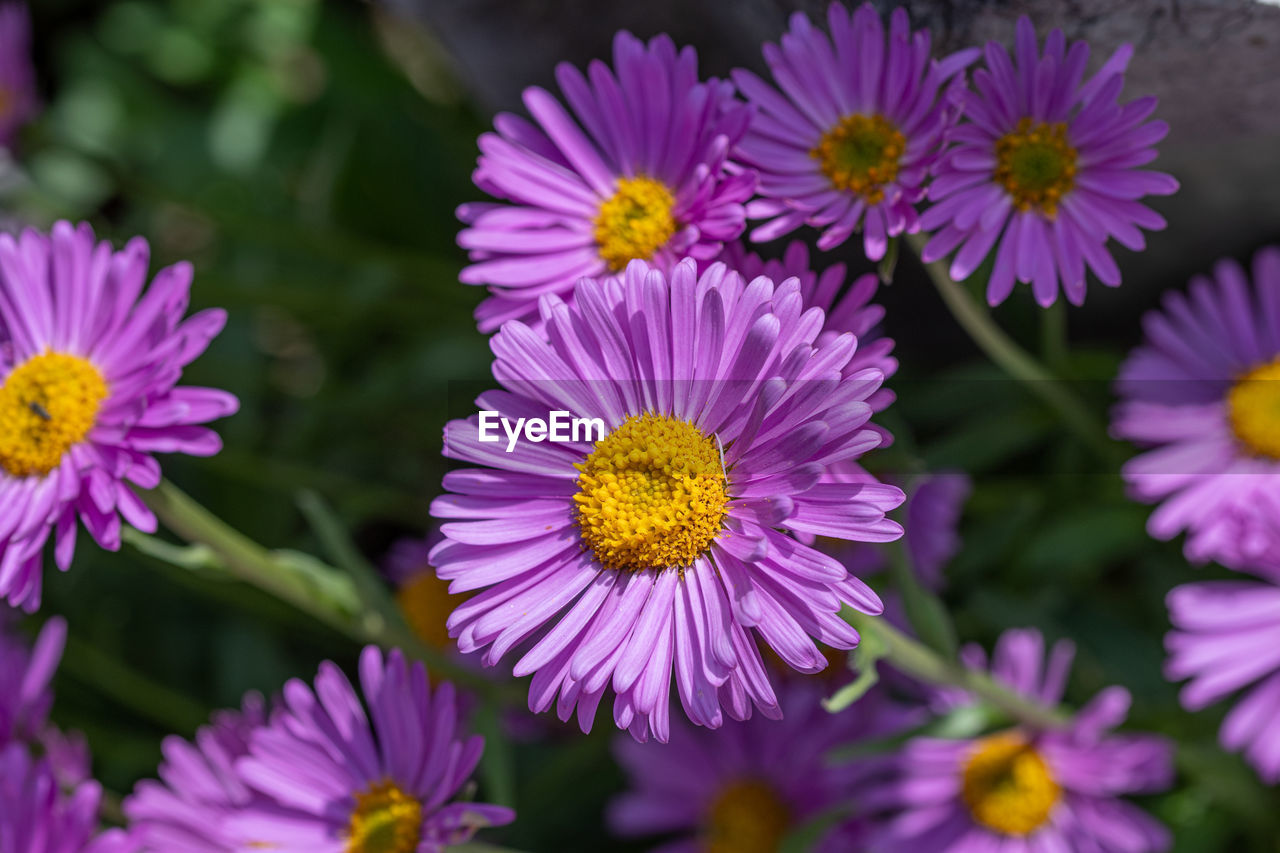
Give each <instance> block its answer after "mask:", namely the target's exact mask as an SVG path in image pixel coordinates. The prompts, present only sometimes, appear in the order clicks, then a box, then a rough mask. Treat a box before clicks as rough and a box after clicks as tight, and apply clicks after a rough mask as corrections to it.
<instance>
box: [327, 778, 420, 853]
mask: <svg viewBox="0 0 1280 853" xmlns="http://www.w3.org/2000/svg"><path fill="white" fill-rule="evenodd" d="M421 840H422V803H420V802H418V800H417V799H416V798H415V797H411V796H409V795H408V794H406V793H405V792H404V791H402V790H400V788H399V787H397V786H396V784H395V783H394V782H392V781H391V780H390V779H384V780H382V781H381V782H375V783H373V784H372V785H370V786H369V790H367V791H365V792H363V793H359V794H356V808H355V811H353V812H352V813H351V824H350V826H348V828H347V849H346V853H414V851H415V850H417V849H418V842H419V841H421Z"/></svg>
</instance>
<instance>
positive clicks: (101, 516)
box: [0, 222, 238, 611]
mask: <svg viewBox="0 0 1280 853" xmlns="http://www.w3.org/2000/svg"><path fill="white" fill-rule="evenodd" d="M148 254H149V250H148V247H147V243H146V241H145V240H142V239H141V238H135V239H133V240H131V241H129V243H128V245H126V246H125V247H124V249H123V250H121V251H119V252H116V251H113V250H112V248H111V245H110V244H109V243H106V242H102V243H98V242H96V241H95V239H94V235H93V230H92V229H91V228H90V227H89V226H88V225H87V224H82V225H80V226H79V227H74V226H72V225H71V224H70V223H68V222H59V223H57V224H56V225H54V226H53V231H52V233H51V234H50V235H49V236H45V235H44V234H41V233H39V232H36V231H33V230H26V231H24V232H23V233H22V234H21V235H20V236H18V237H16V238H15V237H12V236H10V235H8V234H0V599H8V601H9V602H10V603H11V604H13V605H14V606H20V607H22V608H24V609H26V610H28V611H31V610H35V609H36V608H37V607H39V605H40V574H41V564H42V556H43V551H44V546H45V543H46V542H47V541H48V539H49V537H50V536H51V535H52V536H54V537H55V543H56V544H55V548H54V554H55V556H56V558H57V564H58V567H59V568H61V569H63V570H66V569H67V568H68V567H69V566H70V564H71V558H72V556H73V554H74V552H75V543H76V527H77V525H76V519H77V518H79V520H80V521H81V522H83V523H84V526H85V528H86V529H87V530H88V531H89V533H90V535H92V536H93V538H94V540H95V541H96V542H97V543H98V544H99V545H100V546H102V547H103V548H107V549H109V550H116V549H118V548H119V547H120V528H121V524H120V519H121V517H122V516H123V518H124V520H125V521H127V522H128V523H129V524H131V525H133V526H134V527H136V528H138V529H139V530H143V531H146V532H152V531H154V530H155V528H156V519H155V516H154V515H152V513H151V511H150V510H149V509H147V507H146V505H145V504H144V503H143V502H142V499H141V498H139V497H138V495H137V493H136V492H135V488H139V489H150V488H153V487H154V486H156V485H158V484H159V482H160V465H159V463H158V462H157V461H156V459H155V456H154V455H153V454H155V453H188V454H191V455H195V456H209V455H212V454H214V453H217V452H218V450H219V449H220V448H221V446H222V445H221V442H220V441H219V439H218V436H217V434H216V433H214V432H213V431H212V430H209V429H207V428H205V427H203V426H201V424H204V423H206V422H208V421H211V420H214V419H215V418H220V417H223V416H225V415H229V414H231V413H232V412H234V411H235V410H236V408H237V405H238V404H237V402H236V398H235V397H233V396H231V395H230V394H228V393H227V392H225V391H220V390H215V389H210V388H189V387H176V386H177V383H178V380H179V379H180V378H181V376H182V368H183V367H185V366H186V365H187V364H188V363H189V362H191V361H192V360H193V359H194V358H195V357H196V356H198V355H200V353H202V352H204V350H205V347H207V346H208V345H209V342H210V340H212V339H213V337H214V336H215V335H216V334H217V333H218V332H219V331H220V330H221V329H222V326H223V324H224V323H225V321H226V313H225V312H223V311H221V310H216V309H211V310H208V311H202V312H200V313H199V314H196V315H194V316H192V317H190V318H187V319H185V320H184V319H183V314H184V313H185V312H186V309H187V299H188V293H189V291H190V288H191V276H192V270H191V265H190V264H188V263H180V264H176V265H174V266H171V267H168V268H166V269H163V270H161V271H160V272H159V273H157V274H156V277H155V279H154V281H153V282H152V284H151V286H150V288H148V289H147V291H146V293H145V294H144V293H143V288H144V286H145V284H146V274H147V262H148Z"/></svg>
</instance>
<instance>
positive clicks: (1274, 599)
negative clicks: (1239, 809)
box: [1165, 571, 1280, 785]
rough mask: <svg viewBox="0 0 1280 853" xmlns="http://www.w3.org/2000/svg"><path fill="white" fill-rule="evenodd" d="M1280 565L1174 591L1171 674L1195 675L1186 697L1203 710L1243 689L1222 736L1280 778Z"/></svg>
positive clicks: (1168, 642) (1269, 778) (1269, 776)
mask: <svg viewBox="0 0 1280 853" xmlns="http://www.w3.org/2000/svg"><path fill="white" fill-rule="evenodd" d="M1278 583H1280V571H1277V572H1275V573H1272V574H1271V575H1270V576H1264V577H1263V579H1260V580H1253V579H1251V580H1223V581H1208V582H1204V583H1191V584H1185V585H1183V586H1180V587H1177V588H1175V589H1174V590H1173V591H1172V592H1170V593H1169V598H1168V604H1169V621H1170V622H1172V623H1173V631H1172V632H1170V634H1169V635H1168V636H1167V637H1166V638H1165V646H1166V647H1167V648H1168V650H1169V661H1168V663H1167V664H1166V666H1165V674H1166V675H1167V676H1168V677H1169V678H1171V679H1184V678H1187V679H1190V681H1188V682H1187V684H1186V686H1185V687H1183V689H1182V693H1181V697H1180V698H1181V700H1182V704H1183V705H1184V706H1185V707H1186V708H1188V709H1190V710H1192V711H1198V710H1200V709H1201V708H1204V707H1205V706H1207V705H1209V704H1211V703H1213V702H1217V701H1219V700H1220V699H1222V698H1223V697H1225V696H1227V695H1229V694H1231V693H1235V692H1236V691H1241V696H1240V698H1239V700H1238V701H1237V702H1236V705H1235V707H1234V708H1232V709H1231V711H1230V713H1228V714H1227V717H1226V719H1225V720H1223V722H1222V730H1221V732H1220V733H1219V739H1220V740H1221V741H1222V745H1223V746H1225V747H1226V748H1227V749H1230V750H1233V751H1236V752H1242V753H1243V754H1244V756H1245V758H1246V759H1248V761H1249V763H1250V764H1252V765H1253V766H1254V767H1255V768H1256V769H1257V771H1258V775H1259V776H1261V777H1262V779H1263V780H1264V781H1266V782H1268V783H1270V784H1273V785H1274V784H1275V783H1276V782H1280V716H1278V715H1277V714H1276V708H1277V707H1280V585H1277V584H1278Z"/></svg>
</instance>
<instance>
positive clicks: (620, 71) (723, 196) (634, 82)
mask: <svg viewBox="0 0 1280 853" xmlns="http://www.w3.org/2000/svg"><path fill="white" fill-rule="evenodd" d="M613 56H614V61H613V65H614V67H613V70H610V69H609V67H608V66H607V65H605V64H604V63H603V62H599V61H596V62H593V63H591V66H590V67H589V68H588V69H587V74H586V75H584V74H583V73H582V72H581V71H579V70H578V69H577V68H574V67H573V66H572V65H569V64H568V63H562V64H560V65H559V66H557V67H556V79H557V80H558V81H559V83H560V89H561V91H562V92H563V93H564V97H565V100H566V101H568V104H569V108H570V109H571V110H572V112H573V114H572V115H570V114H569V112H567V111H566V110H565V108H564V107H563V106H561V104H560V103H559V102H558V101H557V100H556V99H555V97H554V96H552V95H551V94H550V93H549V92H547V91H545V90H543V89H540V88H537V87H531V88H529V89H526V90H525V93H524V102H525V106H526V107H528V109H529V113H530V114H531V115H532V116H533V118H534V120H535V121H536V122H537V125H534V124H533V123H531V122H529V121H527V120H525V119H523V118H520V117H519V116H515V115H510V114H506V113H504V114H501V115H499V116H498V117H497V118H496V119H495V120H494V128H495V129H496V131H497V132H496V133H486V134H484V135H483V136H481V137H480V141H479V144H480V151H481V154H480V158H479V166H478V168H477V169H476V171H475V175H474V180H475V183H476V186H478V187H479V188H480V189H482V190H484V191H485V192H487V193H489V194H490V195H492V196H494V197H496V198H499V199H502V200H503V203H483V204H465V205H463V206H462V207H460V208H459V209H458V218H459V219H461V220H462V221H463V222H464V223H466V224H467V226H468V227H467V228H466V229H464V230H463V231H462V232H461V233H460V234H459V235H458V244H459V245H460V246H462V247H463V248H464V249H467V250H468V252H469V253H470V256H471V260H472V262H473V263H472V264H471V266H469V267H467V268H466V269H464V270H463V271H462V274H461V276H460V278H461V280H462V281H463V283H465V284H484V285H488V286H489V290H490V293H491V294H492V295H491V296H490V297H489V298H488V299H486V300H485V301H484V302H483V303H482V304H481V305H480V308H479V309H478V310H477V311H476V321H477V323H478V324H479V326H480V331H482V332H491V331H493V330H494V329H496V328H498V326H500V325H501V324H502V323H503V322H505V321H506V320H509V319H522V320H525V321H530V322H532V321H534V320H536V319H537V315H538V297H539V296H541V295H543V294H546V293H554V294H556V295H559V296H561V297H563V298H565V299H568V298H569V295H570V294H571V293H572V290H573V286H574V284H575V283H576V282H577V280H578V279H579V278H582V277H584V276H591V277H594V276H601V275H608V274H610V273H618V272H621V271H622V269H623V268H624V267H626V265H627V263H628V262H629V261H631V260H633V259H637V258H638V259H641V260H646V261H649V262H650V263H652V264H653V265H654V266H656V267H658V268H660V269H662V270H664V271H668V272H669V271H670V269H671V267H672V266H673V265H674V264H675V263H676V262H677V261H679V260H680V259H682V258H685V257H692V258H695V259H696V260H698V261H710V260H712V259H714V258H715V257H716V256H717V255H718V254H720V248H721V245H722V244H723V243H724V242H725V241H726V240H733V239H736V238H737V237H738V235H740V234H741V233H742V230H743V228H744V217H745V213H744V209H743V204H744V203H745V202H746V200H747V199H749V198H750V197H751V194H752V192H753V191H754V189H755V175H754V173H753V172H749V171H748V172H744V171H741V170H738V169H735V167H734V166H733V165H732V164H731V163H730V162H729V161H728V156H729V153H730V151H731V150H732V149H733V147H734V146H735V145H736V144H737V143H738V141H739V140H740V139H741V138H742V135H743V133H744V132H745V131H746V127H747V123H748V120H749V114H750V110H749V109H748V108H747V106H746V105H745V104H742V103H741V102H739V101H737V100H736V99H735V98H734V94H733V86H732V84H730V83H728V82H727V81H719V80H714V79H712V80H708V81H706V82H700V81H699V80H698V60H697V56H696V55H695V54H694V51H693V48H689V47H686V48H683V49H682V50H680V51H679V53H677V52H676V47H675V45H674V44H673V43H672V41H671V39H669V38H668V37H666V36H658V37H657V38H655V39H653V40H652V41H650V42H649V44H648V45H647V46H646V45H645V43H644V42H642V41H640V40H639V39H637V38H636V37H635V36H633V35H631V34H630V33H627V32H620V33H618V34H617V36H616V37H615V38H614V41H613ZM507 202H509V203H507Z"/></svg>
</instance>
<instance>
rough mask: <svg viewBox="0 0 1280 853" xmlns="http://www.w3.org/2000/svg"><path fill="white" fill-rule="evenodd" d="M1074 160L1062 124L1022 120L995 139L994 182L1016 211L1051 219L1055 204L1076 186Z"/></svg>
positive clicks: (1055, 209) (1056, 212) (1055, 214)
mask: <svg viewBox="0 0 1280 853" xmlns="http://www.w3.org/2000/svg"><path fill="white" fill-rule="evenodd" d="M1076 158H1077V154H1076V149H1074V148H1072V147H1071V144H1070V143H1069V142H1067V126H1066V124H1064V123H1061V122H1059V123H1057V124H1048V123H1046V122H1043V121H1041V122H1034V123H1033V122H1032V121H1031V119H1029V118H1023V119H1020V120H1019V121H1018V126H1017V127H1016V128H1015V129H1014V130H1012V131H1010V132H1009V133H1006V134H1005V135H1004V136H1002V137H1000V138H999V139H998V140H996V172H995V180H996V183H998V184H1000V185H1001V186H1003V187H1004V188H1005V191H1006V192H1008V193H1009V195H1010V196H1012V197H1013V204H1014V206H1015V207H1017V208H1018V210H1023V211H1026V210H1031V209H1032V208H1034V209H1036V210H1038V211H1040V212H1041V213H1042V214H1044V215H1045V216H1047V217H1048V218H1050V219H1053V218H1054V217H1055V216H1057V215H1058V202H1060V201H1062V198H1063V196H1065V195H1066V194H1067V193H1069V192H1071V188H1072V187H1074V186H1075V185H1076Z"/></svg>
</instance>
